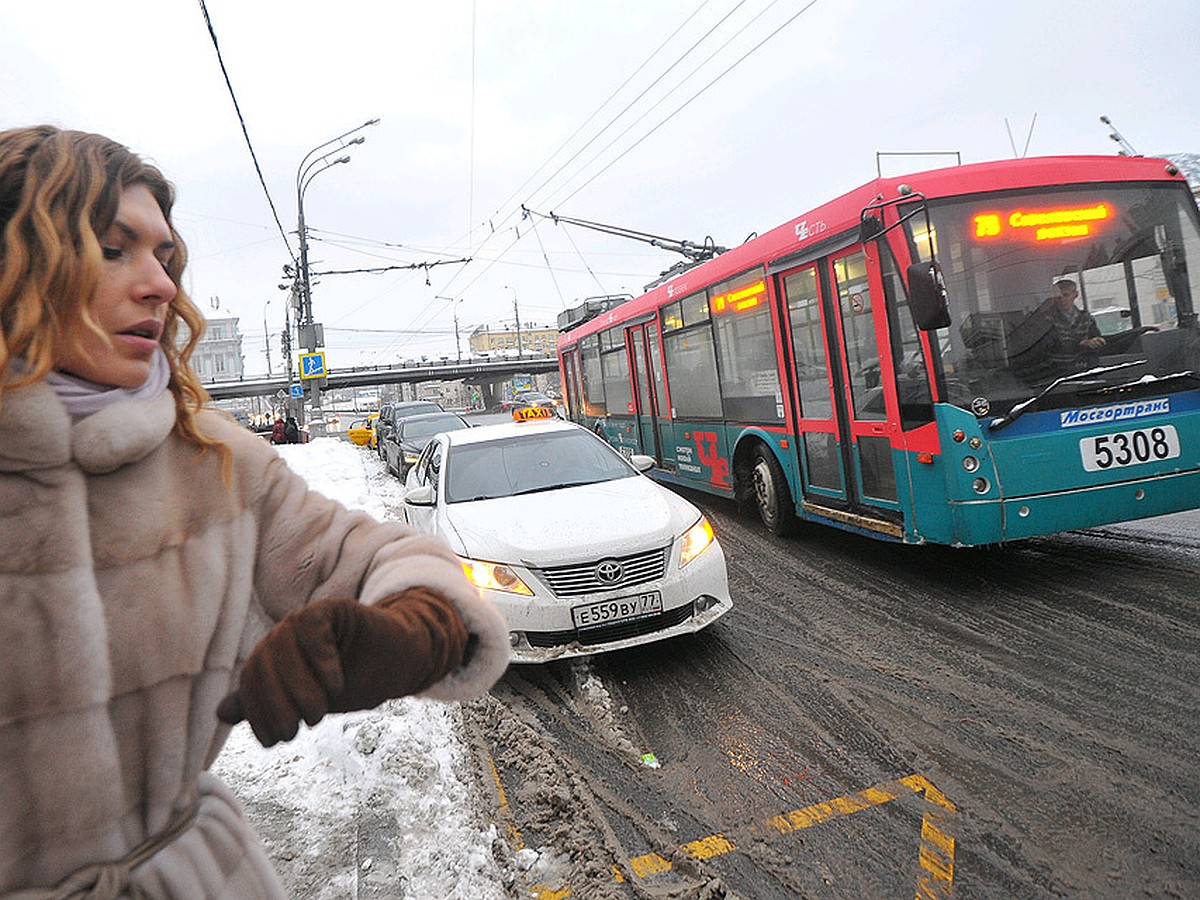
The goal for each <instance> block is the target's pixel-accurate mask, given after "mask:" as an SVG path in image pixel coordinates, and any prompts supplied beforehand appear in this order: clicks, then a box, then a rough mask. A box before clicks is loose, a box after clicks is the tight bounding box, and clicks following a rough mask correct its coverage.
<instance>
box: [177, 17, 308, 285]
mask: <svg viewBox="0 0 1200 900" xmlns="http://www.w3.org/2000/svg"><path fill="white" fill-rule="evenodd" d="M199 2H200V12H201V14H202V15H203V16H204V24H205V25H207V26H208V35H209V37H211V38H212V43H213V49H214V50H216V51H217V63H218V64H220V66H221V74H222V75H223V76H224V77H225V87H226V88H227V89H228V90H229V99H230V100H232V101H233V109H234V112H236V113H237V117H238V122H240V123H241V126H242V136H243V137H245V139H246V147H247V148H248V149H249V150H250V159H251V160H253V162H254V171H255V172H257V173H258V183H259V184H261V185H262V189H263V193H264V194H266V196H267V205H268V206H270V207H271V215H272V216H274V217H275V227H276V228H278V229H279V236H280V237H281V238H283V245H284V246H285V247H287V252H288V256H290V257H291V258H292V262H295V261H296V254H295V253H293V252H292V245H291V242H290V241H288V236H287V232H286V231H284V230H283V223H282V222H280V221H279V213H278V212H277V211H276V209H275V201H274V200H272V199H271V192H270V191H269V190H268V189H267V181H266V179H265V178H263V173H262V167H260V166H259V164H258V156H257V154H255V152H254V144H253V143H252V142H251V141H250V132H249V130H247V128H246V120H245V118H243V116H242V108H241V106H239V105H238V101H237V95H236V94H235V93H234V92H233V83H232V82H231V81H230V80H229V71H228V70H227V69H226V68H225V60H224V58H222V56H221V46H220V44H218V43H217V32H216V30H215V29H214V28H213V23H212V19H211V18H210V17H209V15H208V7H207V6H205V5H204V0H199Z"/></svg>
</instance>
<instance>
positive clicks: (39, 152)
mask: <svg viewBox="0 0 1200 900" xmlns="http://www.w3.org/2000/svg"><path fill="white" fill-rule="evenodd" d="M134 185H144V186H145V187H146V188H147V189H148V190H149V191H150V193H151V194H152V195H153V197H154V199H155V201H156V202H157V203H158V206H159V209H161V210H162V214H163V218H164V219H166V222H167V226H168V227H169V228H170V230H171V238H172V240H173V241H174V242H175V247H176V249H175V252H174V253H173V254H172V256H171V260H170V262H169V263H168V264H167V266H166V269H167V274H168V275H169V276H170V278H171V280H172V281H173V282H174V283H175V287H176V293H175V297H174V299H173V300H171V302H170V303H169V304H168V306H167V315H166V322H165V327H164V329H163V334H162V349H163V352H164V353H165V354H166V357H167V360H168V362H169V364H170V367H171V378H170V382H169V384H168V389H169V390H170V391H171V394H172V395H173V396H174V398H175V429H176V431H177V432H178V433H179V435H180V436H181V437H183V438H184V439H185V440H187V441H189V442H190V443H193V444H195V445H197V446H199V447H200V448H202V449H207V448H215V449H216V450H217V451H218V452H219V453H220V454H221V456H222V459H223V460H224V458H225V452H224V451H225V449H226V448H225V447H224V445H223V444H221V443H220V442H219V441H216V440H214V439H213V438H210V437H208V436H206V435H204V434H203V433H201V432H200V430H199V429H198V428H197V425H196V413H197V412H198V411H199V410H200V409H201V407H203V406H204V405H205V404H206V403H207V402H208V401H209V396H208V393H207V392H206V391H205V390H204V387H203V385H201V383H200V380H199V378H197V376H196V373H195V372H194V371H193V370H192V368H191V365H190V363H189V360H190V359H191V356H192V351H193V350H194V349H195V347H196V344H197V343H198V342H199V340H200V337H201V336H202V335H203V333H204V316H203V314H202V313H201V312H200V310H199V309H198V308H197V307H196V305H195V304H194V303H192V301H191V299H190V298H189V297H188V295H187V293H186V292H185V291H184V289H183V285H182V284H181V279H182V276H183V270H184V266H185V265H186V264H187V249H186V247H185V246H184V243H183V240H182V238H180V236H179V234H178V232H176V230H175V226H174V225H173V224H172V223H171V208H172V207H173V206H174V203H175V189H174V187H173V186H172V185H171V183H170V182H169V181H167V180H166V178H165V177H163V174H162V172H160V171H159V170H158V169H157V168H155V167H154V166H152V165H150V164H149V163H147V162H145V161H143V160H142V159H140V158H139V157H138V156H137V155H136V154H134V153H133V152H132V151H131V150H129V149H128V148H126V147H124V146H122V145H121V144H118V143H117V142H116V141H113V140H111V139H109V138H107V137H104V136H103V135H99V134H88V133H86V132H82V131H66V130H62V129H59V128H55V127H54V126H51V125H37V126H33V127H30V128H14V129H10V130H8V131H0V402H3V399H4V392H5V391H6V390H8V389H11V388H16V387H20V386H22V385H26V384H30V383H32V382H34V381H37V380H39V379H40V378H42V377H43V376H45V375H46V374H47V373H48V372H49V371H50V370H51V369H53V368H54V360H55V359H56V358H57V357H58V356H59V354H60V351H61V349H62V348H63V347H64V346H69V345H71V344H72V343H74V342H75V341H77V340H78V337H77V335H79V334H80V333H81V331H82V330H83V329H90V330H92V331H96V330H97V326H96V324H95V323H94V321H93V320H92V317H91V315H90V312H89V306H90V302H91V298H92V294H93V292H94V291H95V288H96V284H97V282H98V280H99V277H100V268H101V261H102V253H101V248H100V239H99V237H98V236H99V235H102V234H104V233H105V232H106V231H107V230H108V228H109V227H110V226H111V225H112V223H113V221H114V220H115V219H116V216H117V207H118V204H119V203H120V199H121V193H122V192H123V191H124V190H125V189H126V188H128V187H131V186H134ZM181 323H182V325H183V326H184V327H185V328H186V332H184V334H185V335H186V340H183V341H182V342H180V341H179V337H180V324H181Z"/></svg>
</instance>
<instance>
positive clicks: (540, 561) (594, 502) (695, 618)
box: [404, 410, 733, 663]
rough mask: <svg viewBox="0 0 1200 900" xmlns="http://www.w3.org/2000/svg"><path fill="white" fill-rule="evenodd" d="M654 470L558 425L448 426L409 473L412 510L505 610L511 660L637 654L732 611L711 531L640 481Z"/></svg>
mask: <svg viewBox="0 0 1200 900" xmlns="http://www.w3.org/2000/svg"><path fill="white" fill-rule="evenodd" d="M521 416H529V417H539V418H540V417H541V416H553V411H551V410H518V411H516V412H515V413H514V418H516V417H521ZM653 464H654V461H653V459H652V458H650V457H647V456H634V457H633V458H632V460H631V461H629V462H627V461H626V460H625V459H624V458H623V457H622V456H621V455H620V454H619V453H617V452H616V451H614V450H613V449H612V448H611V447H610V446H609V445H608V444H606V443H605V442H604V441H602V440H600V439H599V438H598V437H596V436H595V435H594V434H592V433H591V432H589V431H587V430H586V429H584V428H580V427H579V426H578V425H575V424H573V423H571V422H565V421H562V420H560V419H558V418H557V417H554V418H549V419H546V418H540V420H534V421H521V422H513V423H511V424H509V423H506V424H501V425H485V426H482V427H478V428H466V429H463V430H461V431H452V432H446V433H442V434H439V435H437V436H436V437H434V439H433V440H432V441H431V442H430V443H429V445H428V446H427V447H426V448H425V450H424V452H422V454H421V456H420V457H419V458H418V460H417V462H416V464H415V465H414V466H413V467H412V468H411V469H410V470H409V472H408V476H407V479H406V480H405V496H404V515H405V517H406V519H407V520H408V522H409V524H411V525H413V526H414V527H415V528H417V529H418V530H420V531H422V532H425V533H433V534H438V535H441V536H442V537H443V538H445V539H446V540H447V541H448V542H449V543H450V545H451V547H453V548H454V551H455V552H456V553H457V554H458V555H459V556H460V557H461V558H462V561H463V568H464V569H465V571H466V572H467V575H468V576H469V577H470V578H471V579H472V580H473V581H474V582H475V584H476V585H478V586H479V588H480V589H481V590H482V591H483V592H484V594H485V595H486V596H487V597H488V598H489V599H491V600H492V601H493V602H494V603H495V604H496V605H497V607H499V609H500V610H501V611H502V612H503V613H504V615H505V617H506V618H507V620H508V625H509V629H510V633H509V638H510V641H511V643H512V657H511V658H512V661H513V662H530V663H535V662H545V661H547V660H552V659H561V658H565V657H570V656H584V655H588V654H593V653H600V652H604V651H609V650H617V649H622V648H626V647H632V646H635V645H637V644H645V643H648V642H650V641H658V640H663V639H664V638H670V637H675V636H677V635H681V634H687V633H690V632H695V631H699V630H700V629H702V628H704V627H706V626H708V625H711V624H712V623H713V622H715V621H716V620H717V619H718V618H720V617H721V616H723V615H724V614H725V613H727V612H728V611H729V610H730V608H731V607H732V605H733V602H732V600H731V599H730V596H729V583H728V579H727V576H726V570H725V555H724V553H723V552H722V551H721V547H720V544H718V543H717V539H716V537H714V535H713V531H712V526H711V525H709V522H708V519H706V518H705V517H704V516H703V515H702V514H701V513H700V511H699V510H698V509H697V508H696V507H695V506H693V505H692V504H691V503H689V502H688V501H687V500H685V499H684V498H683V497H680V496H679V495H678V494H675V493H673V492H672V491H670V490H668V489H667V488H664V487H662V486H661V485H659V484H657V483H656V482H654V481H652V480H650V479H649V478H647V477H645V476H644V475H642V474H641V473H642V472H643V471H645V470H646V469H648V468H650V467H651V466H652V465H653Z"/></svg>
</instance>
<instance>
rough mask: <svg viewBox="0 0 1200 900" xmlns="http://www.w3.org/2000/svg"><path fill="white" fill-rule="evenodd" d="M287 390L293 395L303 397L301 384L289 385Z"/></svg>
mask: <svg viewBox="0 0 1200 900" xmlns="http://www.w3.org/2000/svg"><path fill="white" fill-rule="evenodd" d="M289 390H290V391H291V392H292V396H293V397H303V396H304V385H302V384H293V385H290V386H289Z"/></svg>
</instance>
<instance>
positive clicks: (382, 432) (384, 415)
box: [375, 400, 445, 459]
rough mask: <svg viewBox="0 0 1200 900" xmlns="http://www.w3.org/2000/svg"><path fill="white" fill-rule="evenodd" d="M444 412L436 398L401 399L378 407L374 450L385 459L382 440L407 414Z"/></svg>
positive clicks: (417, 414)
mask: <svg viewBox="0 0 1200 900" xmlns="http://www.w3.org/2000/svg"><path fill="white" fill-rule="evenodd" d="M436 412H445V410H444V409H442V404H440V403H438V402H437V401H436V400H402V401H400V402H399V403H388V404H386V405H385V406H381V407H380V408H379V418H378V419H376V420H375V452H376V453H378V454H379V458H380V459H386V458H387V457H385V456H384V454H383V445H384V441H385V440H386V439H387V437H388V435H390V434H391V433H392V432H394V431H395V430H396V423H397V422H399V421H401V420H402V419H406V418H408V417H409V416H419V415H424V414H425V413H436Z"/></svg>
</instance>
